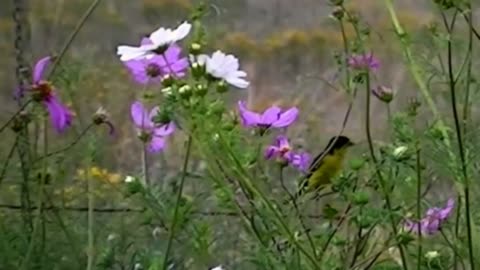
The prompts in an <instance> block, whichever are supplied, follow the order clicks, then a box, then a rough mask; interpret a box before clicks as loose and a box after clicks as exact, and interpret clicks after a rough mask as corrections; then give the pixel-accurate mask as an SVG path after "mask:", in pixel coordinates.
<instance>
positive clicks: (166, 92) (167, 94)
mask: <svg viewBox="0 0 480 270" xmlns="http://www.w3.org/2000/svg"><path fill="white" fill-rule="evenodd" d="M160 91H161V92H162V94H163V96H164V97H170V96H172V95H173V89H172V87H165V88H163V89H162V90H160Z"/></svg>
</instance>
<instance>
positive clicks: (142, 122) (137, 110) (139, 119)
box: [130, 101, 149, 129]
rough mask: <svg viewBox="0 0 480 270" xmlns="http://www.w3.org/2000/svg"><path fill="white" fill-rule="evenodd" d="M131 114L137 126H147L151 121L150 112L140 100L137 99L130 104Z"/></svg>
mask: <svg viewBox="0 0 480 270" xmlns="http://www.w3.org/2000/svg"><path fill="white" fill-rule="evenodd" d="M130 115H131V116H132V120H133V123H134V124H135V126H136V127H137V128H141V129H143V128H146V127H147V125H146V123H148V121H149V113H148V111H147V110H146V109H145V107H144V106H143V104H142V103H141V102H139V101H135V102H134V103H132V105H131V106H130Z"/></svg>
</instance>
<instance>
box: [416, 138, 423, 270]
mask: <svg viewBox="0 0 480 270" xmlns="http://www.w3.org/2000/svg"><path fill="white" fill-rule="evenodd" d="M416 157H417V221H418V222H417V223H418V224H417V226H418V228H417V229H418V250H417V270H420V269H421V265H422V230H421V224H420V219H421V218H422V212H421V211H422V210H421V209H422V207H421V201H422V165H421V160H420V145H419V142H417V152H416Z"/></svg>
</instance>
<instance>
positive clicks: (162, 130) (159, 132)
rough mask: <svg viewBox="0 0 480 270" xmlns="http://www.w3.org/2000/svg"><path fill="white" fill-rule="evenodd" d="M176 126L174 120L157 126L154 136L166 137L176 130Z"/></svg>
mask: <svg viewBox="0 0 480 270" xmlns="http://www.w3.org/2000/svg"><path fill="white" fill-rule="evenodd" d="M175 129H176V126H175V124H174V123H173V122H170V123H168V124H165V125H162V126H160V127H156V128H155V129H154V131H153V134H154V136H160V137H165V136H168V135H170V134H172V133H173V132H175Z"/></svg>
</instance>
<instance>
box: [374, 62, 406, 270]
mask: <svg viewBox="0 0 480 270" xmlns="http://www.w3.org/2000/svg"><path fill="white" fill-rule="evenodd" d="M370 95H371V94H370V74H369V73H368V70H367V74H366V109H365V111H366V112H365V113H366V116H365V117H366V119H365V130H366V133H367V141H368V148H369V150H370V156H371V158H372V161H373V163H374V165H375V171H376V174H377V177H378V181H379V182H380V187H381V189H382V192H383V197H384V199H385V204H386V206H387V210H388V217H389V219H390V223H391V227H392V230H393V233H394V234H395V235H397V232H398V230H397V226H396V224H395V219H394V217H393V215H392V211H393V210H392V203H391V201H390V195H389V194H388V190H387V188H386V187H385V181H384V179H383V175H382V173H381V171H380V166H379V164H378V160H377V157H376V156H375V150H374V148H373V140H372V134H371V131H370ZM397 246H398V250H399V251H400V257H401V259H402V265H403V269H405V270H408V266H407V260H406V258H405V251H404V250H403V246H402V245H401V244H400V243H397Z"/></svg>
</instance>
